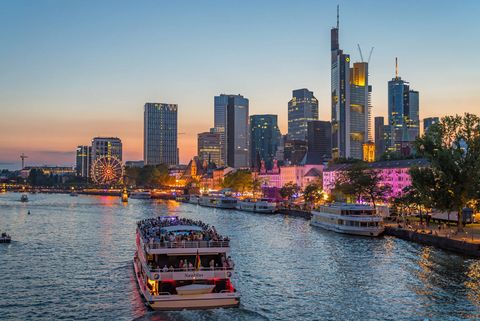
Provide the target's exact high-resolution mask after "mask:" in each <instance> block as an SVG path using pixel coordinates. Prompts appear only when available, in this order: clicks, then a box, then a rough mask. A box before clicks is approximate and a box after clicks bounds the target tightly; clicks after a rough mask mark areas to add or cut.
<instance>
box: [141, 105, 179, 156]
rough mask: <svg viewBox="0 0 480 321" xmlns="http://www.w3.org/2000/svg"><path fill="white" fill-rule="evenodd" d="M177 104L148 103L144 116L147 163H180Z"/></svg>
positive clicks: (144, 141) (144, 150)
mask: <svg viewBox="0 0 480 321" xmlns="http://www.w3.org/2000/svg"><path fill="white" fill-rule="evenodd" d="M177 111H178V106H177V105H176V104H161V103H146V104H145V106H144V114H143V115H144V116H143V158H144V162H145V165H158V164H166V165H176V164H178V148H177V118H178V117H177Z"/></svg>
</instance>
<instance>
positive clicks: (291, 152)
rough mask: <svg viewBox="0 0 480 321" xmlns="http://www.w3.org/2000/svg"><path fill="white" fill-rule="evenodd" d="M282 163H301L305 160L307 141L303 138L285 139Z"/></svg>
mask: <svg viewBox="0 0 480 321" xmlns="http://www.w3.org/2000/svg"><path fill="white" fill-rule="evenodd" d="M283 155H284V163H285V164H287V165H301V164H304V163H305V161H306V157H305V156H306V155H307V142H306V141H304V140H286V141H285V143H284V154H283Z"/></svg>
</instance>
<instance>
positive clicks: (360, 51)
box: [357, 43, 375, 64]
mask: <svg viewBox="0 0 480 321" xmlns="http://www.w3.org/2000/svg"><path fill="white" fill-rule="evenodd" d="M357 47H358V52H359V53H360V60H361V62H365V60H363V54H362V48H360V44H358V43H357ZM373 48H375V47H372V48H371V49H370V53H369V54H368V60H367V63H368V64H369V63H370V59H371V58H372V52H373Z"/></svg>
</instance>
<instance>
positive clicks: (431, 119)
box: [423, 117, 440, 133]
mask: <svg viewBox="0 0 480 321" xmlns="http://www.w3.org/2000/svg"><path fill="white" fill-rule="evenodd" d="M439 121H440V118H438V117H427V118H424V119H423V132H424V133H426V132H427V131H428V128H429V127H430V126H432V125H433V124H436V123H438V122H439Z"/></svg>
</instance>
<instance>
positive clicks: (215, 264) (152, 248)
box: [133, 216, 240, 310]
mask: <svg viewBox="0 0 480 321" xmlns="http://www.w3.org/2000/svg"><path fill="white" fill-rule="evenodd" d="M136 243H137V251H136V253H135V257H134V260H133V263H134V269H135V276H136V279H137V283H138V286H139V288H140V292H141V294H142V295H143V297H144V298H145V300H146V302H147V303H148V305H149V306H150V307H151V308H153V309H156V310H178V309H208V308H217V307H237V306H238V305H239V303H240V296H239V294H238V293H237V292H236V290H235V288H234V287H233V285H232V283H231V282H230V277H231V276H232V274H233V267H234V264H233V261H231V259H230V257H229V256H228V252H229V249H230V247H229V245H230V241H229V240H228V238H223V237H221V236H219V235H218V234H217V232H216V231H215V228H214V227H213V226H212V227H209V226H208V225H206V224H204V223H202V222H201V221H193V220H189V219H179V218H178V217H175V216H168V217H158V218H152V219H146V220H143V221H139V222H138V223H137V237H136Z"/></svg>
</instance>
